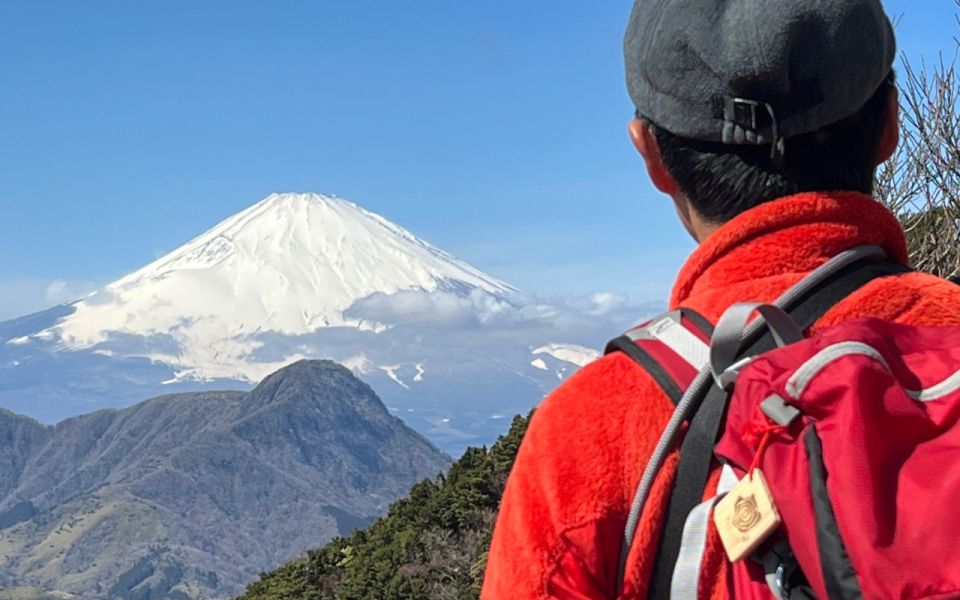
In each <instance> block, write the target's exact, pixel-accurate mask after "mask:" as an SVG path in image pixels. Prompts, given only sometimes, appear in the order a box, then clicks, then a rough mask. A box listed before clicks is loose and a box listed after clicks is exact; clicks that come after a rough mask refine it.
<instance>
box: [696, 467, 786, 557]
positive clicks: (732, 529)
mask: <svg viewBox="0 0 960 600" xmlns="http://www.w3.org/2000/svg"><path fill="white" fill-rule="evenodd" d="M713 521H714V523H716V525H717V532H718V533H719V534H720V540H721V541H722V542H723V548H724V549H725V550H726V551H727V556H728V557H729V558H730V562H737V561H738V560H741V559H743V558H745V557H746V556H748V555H749V554H750V553H751V552H753V551H754V550H756V549H757V546H759V545H760V544H762V543H763V541H764V540H765V539H767V537H769V536H770V534H772V533H773V532H774V531H776V529H777V527H779V526H780V523H781V520H780V513H779V512H777V507H776V505H775V504H774V503H773V496H771V495H770V488H769V487H767V480H766V479H765V478H764V477H763V473H762V472H761V471H760V469H754V471H753V476H752V477H751V476H750V475H747V476H746V477H744V478H743V479H742V480H740V483H738V484H737V485H736V487H734V488H733V489H732V490H730V491H729V492H728V493H727V495H726V496H724V497H723V499H722V500H720V501H719V502H717V505H716V506H715V507H714V509H713Z"/></svg>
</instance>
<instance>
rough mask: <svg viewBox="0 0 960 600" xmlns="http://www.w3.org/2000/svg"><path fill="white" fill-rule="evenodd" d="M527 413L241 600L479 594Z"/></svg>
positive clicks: (267, 576) (268, 576) (441, 598)
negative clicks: (373, 518) (379, 515)
mask: <svg viewBox="0 0 960 600" xmlns="http://www.w3.org/2000/svg"><path fill="white" fill-rule="evenodd" d="M528 421H529V417H521V416H517V417H515V418H514V419H513V422H512V424H511V426H510V430H509V431H508V432H507V433H506V434H505V435H503V436H501V437H500V438H499V439H498V440H497V442H496V443H494V444H493V446H491V447H490V448H489V449H487V448H468V449H467V451H466V452H465V453H464V454H463V456H462V457H461V458H460V459H459V460H458V461H456V462H455V463H454V464H453V466H451V467H450V470H449V471H448V472H447V473H446V474H445V475H440V476H439V477H437V478H436V479H432V480H431V479H427V480H424V481H422V482H420V483H418V484H416V485H415V486H414V487H413V488H412V489H411V490H410V495H409V496H407V497H406V498H404V499H402V500H398V501H397V502H395V503H394V504H393V505H391V506H390V509H389V511H388V513H387V515H386V516H384V517H382V518H380V519H378V520H377V521H376V522H374V523H373V524H372V525H371V526H370V527H369V528H367V529H365V530H360V531H356V532H354V533H353V534H351V535H349V536H346V537H338V538H336V539H334V540H333V541H331V542H330V543H329V544H327V545H326V546H324V547H323V548H321V549H319V550H315V551H312V552H309V553H308V554H307V555H306V556H304V557H302V558H298V559H296V560H293V561H291V562H289V563H287V564H285V565H283V566H282V567H280V568H279V569H277V570H275V571H272V572H270V573H264V574H262V575H261V576H260V579H259V580H258V581H256V582H255V583H253V584H251V585H250V586H249V588H248V589H247V592H246V593H245V594H244V595H243V596H241V597H240V600H334V599H336V600H361V599H363V600H401V599H404V600H405V599H422V598H436V599H438V600H445V599H449V600H461V599H462V600H466V599H470V598H477V597H479V593H480V584H481V583H482V580H483V571H484V567H485V566H486V550H487V546H488V544H489V542H490V534H491V531H492V527H493V521H494V519H495V518H496V511H497V506H498V504H499V502H500V496H501V495H502V493H503V487H504V484H505V483H506V479H507V475H508V474H509V472H510V467H511V466H512V465H513V460H514V457H515V456H516V453H517V449H518V448H519V446H520V441H521V440H522V439H523V435H524V433H525V432H526V429H527V423H528Z"/></svg>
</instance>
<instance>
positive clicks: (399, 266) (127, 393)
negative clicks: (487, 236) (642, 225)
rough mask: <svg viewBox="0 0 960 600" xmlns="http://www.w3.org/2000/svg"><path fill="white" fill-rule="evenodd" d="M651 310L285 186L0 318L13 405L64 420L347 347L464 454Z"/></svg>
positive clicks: (1, 368)
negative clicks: (128, 268) (465, 255)
mask: <svg viewBox="0 0 960 600" xmlns="http://www.w3.org/2000/svg"><path fill="white" fill-rule="evenodd" d="M545 251H548V249H545ZM638 316H640V315H639V314H638V313H637V309H636V307H629V306H619V305H617V303H616V302H612V301H611V297H610V295H607V294H599V295H597V296H596V297H594V298H587V299H581V300H579V301H577V302H574V303H572V304H570V303H565V302H544V301H542V300H537V299H533V298H529V297H525V296H523V295H521V294H519V293H518V292H516V290H514V289H513V288H512V287H510V286H509V285H508V284H506V283H504V282H502V281H500V280H498V279H497V278H495V277H492V276H490V275H487V274H485V273H483V272H482V271H480V270H478V269H476V268H474V267H472V266H470V265H468V264H466V263H465V262H462V261H460V260H457V259H456V258H454V257H453V256H451V255H450V254H448V253H446V252H444V251H442V250H440V249H438V248H435V247H434V246H431V245H430V244H429V243H427V242H425V241H424V240H421V239H419V238H418V237H416V236H415V235H413V234H412V233H410V232H409V231H407V230H405V229H403V228H402V227H399V226H397V225H395V224H393V223H391V222H390V221H388V220H386V219H384V218H383V217H381V216H379V215H376V214H373V213H371V212H369V211H367V210H365V209H363V208H361V207H359V206H357V205H356V204H353V203H351V202H348V201H346V200H343V199H340V198H335V197H331V196H322V195H318V194H273V195H271V196H269V197H267V198H265V199H264V200H262V201H260V202H259V203H257V204H255V205H254V206H252V207H251V208H249V209H247V210H245V211H243V212H241V213H239V214H237V215H235V216H233V217H230V218H228V219H227V220H225V221H223V222H222V223H220V224H218V225H216V226H214V227H213V228H212V229H210V230H209V231H207V232H206V233H204V234H202V235H200V236H199V237H197V238H195V239H194V240H192V241H190V242H188V243H187V244H185V245H184V246H182V247H181V248H179V249H177V250H175V251H174V252H172V253H170V254H169V255H167V256H164V257H163V258H161V259H159V260H157V261H155V262H153V263H151V264H149V265H147V266H145V267H143V268H142V269H140V270H138V271H136V272H134V273H132V274H130V275H128V276H126V277H124V278H122V279H120V280H118V281H116V282H114V283H112V284H110V285H108V286H107V287H106V288H104V289H103V290H100V291H98V292H96V293H94V294H91V295H90V296H88V297H86V298H84V299H82V300H80V301H78V302H75V303H73V304H71V305H67V306H60V307H55V308H53V309H51V310H49V311H45V312H43V313H38V314H36V315H30V316H28V317H24V318H21V319H15V320H13V321H7V322H5V323H0V407H6V408H10V409H13V410H14V411H15V412H19V413H23V414H27V415H30V416H33V417H35V418H38V419H40V420H41V421H46V422H48V423H49V422H55V421H58V420H60V419H62V418H64V417H67V416H71V415H75V414H79V413H84V412H90V411H91V410H94V409H97V408H104V407H123V406H127V405H129V404H132V403H134V402H138V401H141V400H144V399H145V398H148V397H150V396H153V395H158V394H162V393H168V392H180V391H196V390H209V389H249V387H250V385H251V384H252V383H253V382H256V381H259V380H260V379H262V378H263V377H264V376H266V375H267V374H268V373H270V372H273V371H276V370H278V369H279V368H282V367H283V366H285V365H288V364H290V363H292V362H295V361H297V360H300V359H332V360H335V361H338V362H340V363H341V364H344V365H346V366H348V367H349V368H351V369H352V370H354V372H356V373H357V374H358V375H360V376H361V377H363V378H364V379H365V380H366V381H368V383H370V384H371V385H372V386H373V387H374V389H375V390H376V391H377V393H378V394H379V395H380V396H381V397H382V398H383V399H384V401H385V403H386V404H387V406H389V407H390V408H391V410H392V411H393V412H394V413H395V414H396V415H398V416H400V417H402V418H403V419H404V420H405V421H407V422H408V423H409V424H411V425H412V426H413V427H414V428H417V429H419V430H420V431H421V432H423V433H425V434H426V435H427V436H428V437H430V438H431V439H432V440H433V441H434V442H435V443H437V444H438V445H439V446H440V447H441V448H443V449H444V450H446V451H448V452H451V453H453V454H456V453H458V452H459V451H460V450H462V448H463V447H464V446H465V445H467V444H469V443H477V442H481V443H486V442H489V441H491V440H492V438H493V437H494V436H495V435H496V434H498V433H502V430H503V427H504V425H503V423H502V421H501V419H503V418H509V417H511V416H512V415H513V414H516V413H518V412H526V411H528V410H529V409H530V408H531V407H532V406H534V405H536V404H537V403H538V402H539V401H540V399H541V398H542V397H543V395H544V394H545V393H547V392H548V391H550V390H551V389H552V388H553V387H555V386H556V385H557V383H558V382H559V381H560V380H562V379H563V378H565V377H566V376H567V375H569V374H570V373H572V372H573V371H575V370H576V369H577V368H579V367H580V366H583V365H584V364H586V363H587V362H590V361H591V360H593V359H594V358H596V357H597V356H598V353H597V352H596V351H595V350H592V349H591V347H600V346H601V345H602V344H603V342H604V341H605V340H606V339H607V338H609V337H613V336H614V335H616V334H617V333H618V332H619V331H621V330H622V329H623V328H625V327H626V326H627V325H628V324H629V323H630V322H631V321H632V320H633V319H635V318H636V317H638Z"/></svg>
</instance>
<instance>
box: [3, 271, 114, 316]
mask: <svg viewBox="0 0 960 600" xmlns="http://www.w3.org/2000/svg"><path fill="white" fill-rule="evenodd" d="M96 287H97V286H96V284H94V283H92V282H89V281H67V280H63V279H55V280H53V281H51V280H49V279H29V278H24V279H0V321H5V320H7V319H14V318H16V317H22V316H24V315H28V314H31V313H35V312H38V311H41V310H45V309H48V308H51V307H52V306H54V305H57V304H64V303H68V302H73V301H74V300H78V299H79V298H81V297H83V296H84V295H85V294H86V293H88V292H90V291H91V290H93V289H96Z"/></svg>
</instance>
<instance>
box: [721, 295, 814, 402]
mask: <svg viewBox="0 0 960 600" xmlns="http://www.w3.org/2000/svg"><path fill="white" fill-rule="evenodd" d="M754 312H756V313H759V314H760V319H762V321H763V322H765V323H766V325H767V327H768V328H769V329H770V333H771V334H772V335H773V339H774V341H775V342H776V343H777V346H785V345H787V344H793V343H794V342H799V341H800V340H802V339H803V332H801V331H800V328H799V327H798V326H797V324H796V323H794V322H793V319H791V318H790V315H788V314H787V313H786V312H785V311H784V310H783V309H782V308H779V307H777V306H773V305H772V304H758V303H756V302H740V303H737V304H734V305H733V306H731V307H730V308H728V309H727V311H726V312H725V313H723V316H722V317H720V321H719V322H718V323H717V327H716V329H715V330H714V332H713V340H712V341H711V342H710V369H711V371H712V373H713V377H714V380H715V381H716V382H717V385H719V386H720V387H721V388H723V389H726V388H727V386H728V385H730V384H731V383H733V380H734V379H736V370H730V367H733V366H734V363H735V362H736V360H737V356H738V355H739V354H740V347H741V344H742V343H743V338H744V332H745V331H746V329H747V323H748V322H749V321H750V317H751V316H753V313H754ZM758 320H759V319H758Z"/></svg>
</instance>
